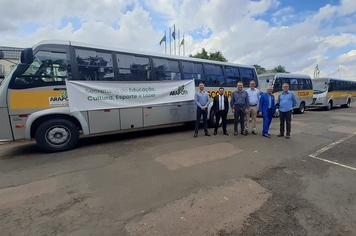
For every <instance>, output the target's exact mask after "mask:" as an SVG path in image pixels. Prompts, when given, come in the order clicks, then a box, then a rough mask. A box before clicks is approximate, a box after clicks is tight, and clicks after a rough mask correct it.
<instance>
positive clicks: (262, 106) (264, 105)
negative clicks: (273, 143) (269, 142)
mask: <svg viewBox="0 0 356 236" xmlns="http://www.w3.org/2000/svg"><path fill="white" fill-rule="evenodd" d="M272 92H273V88H272V86H269V87H268V88H267V93H263V94H262V95H261V98H260V102H259V112H260V113H262V117H263V130H262V136H263V137H266V138H271V135H270V134H269V127H270V125H271V122H272V118H273V115H274V113H275V112H276V107H275V102H274V96H273V94H272Z"/></svg>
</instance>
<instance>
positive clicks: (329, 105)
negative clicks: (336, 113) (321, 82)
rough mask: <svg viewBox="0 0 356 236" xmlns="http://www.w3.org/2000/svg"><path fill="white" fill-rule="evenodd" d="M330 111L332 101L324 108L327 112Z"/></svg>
mask: <svg viewBox="0 0 356 236" xmlns="http://www.w3.org/2000/svg"><path fill="white" fill-rule="evenodd" d="M331 109H333V101H332V100H331V101H329V103H328V106H327V107H326V110H327V111H330V110H331Z"/></svg>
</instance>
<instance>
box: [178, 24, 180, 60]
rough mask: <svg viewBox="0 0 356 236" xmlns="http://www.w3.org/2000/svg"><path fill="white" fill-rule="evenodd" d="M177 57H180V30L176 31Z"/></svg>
mask: <svg viewBox="0 0 356 236" xmlns="http://www.w3.org/2000/svg"><path fill="white" fill-rule="evenodd" d="M178 56H180V29H178Z"/></svg>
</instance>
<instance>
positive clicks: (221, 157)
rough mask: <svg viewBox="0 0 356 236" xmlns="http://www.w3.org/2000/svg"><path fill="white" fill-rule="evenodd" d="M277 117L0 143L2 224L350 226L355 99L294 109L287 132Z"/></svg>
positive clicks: (350, 230) (126, 229) (127, 231)
mask: <svg viewBox="0 0 356 236" xmlns="http://www.w3.org/2000/svg"><path fill="white" fill-rule="evenodd" d="M260 126H261V120H259V127H260ZM277 128H278V122H277V120H275V121H274V122H273V124H272V134H274V135H273V137H272V139H266V138H263V137H261V136H247V137H244V136H238V137H234V136H229V137H227V136H223V135H221V134H219V135H218V136H212V137H204V136H200V137H198V138H193V131H192V130H190V129H189V128H187V127H175V128H171V129H163V130H155V131H149V132H147V131H146V132H137V133H130V134H120V135H111V136H105V137H95V138H86V139H83V140H82V141H81V145H80V147H79V148H78V149H76V150H72V151H69V152H63V153H54V154H43V153H40V152H39V151H38V149H37V148H36V146H34V144H33V143H31V142H18V143H10V144H2V145H0V228H1V235H283V236H285V235H355V234H356V227H355V225H356V185H355V181H356V161H355V160H356V154H355V151H356V148H355V143H356V108H350V109H334V110H332V111H307V112H306V113H305V114H304V115H295V116H294V119H293V125H292V139H291V140H286V139H284V138H277V137H276V136H275V135H276V134H277V133H278V130H277ZM228 129H229V130H230V133H232V125H229V127H228Z"/></svg>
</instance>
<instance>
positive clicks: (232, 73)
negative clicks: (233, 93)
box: [225, 66, 241, 87]
mask: <svg viewBox="0 0 356 236" xmlns="http://www.w3.org/2000/svg"><path fill="white" fill-rule="evenodd" d="M240 80H241V77H240V72H239V68H238V67H233V66H225V86H226V87H236V84H237V82H238V81H240Z"/></svg>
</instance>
